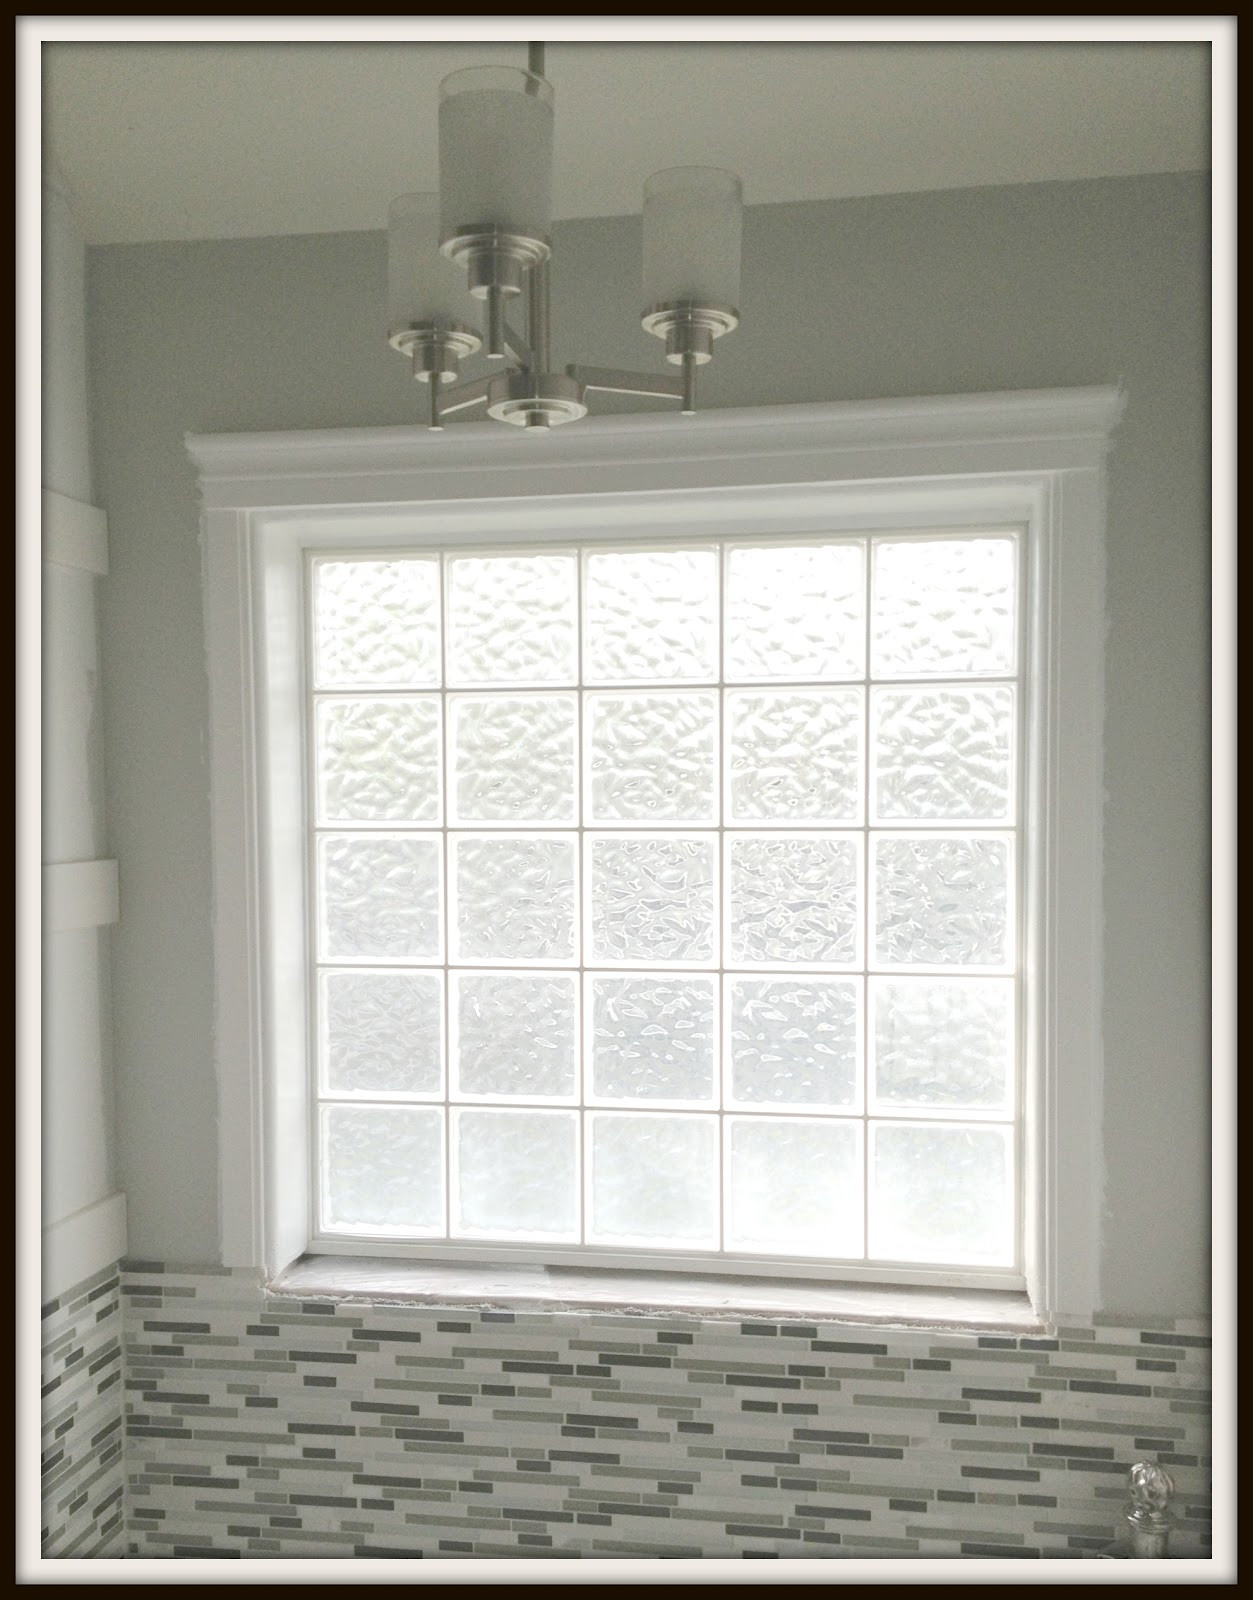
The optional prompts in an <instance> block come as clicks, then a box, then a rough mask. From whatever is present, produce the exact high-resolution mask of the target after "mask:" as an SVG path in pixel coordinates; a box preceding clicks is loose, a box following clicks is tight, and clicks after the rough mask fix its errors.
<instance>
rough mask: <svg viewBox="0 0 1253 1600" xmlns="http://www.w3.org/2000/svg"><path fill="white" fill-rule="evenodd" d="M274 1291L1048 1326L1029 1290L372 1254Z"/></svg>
mask: <svg viewBox="0 0 1253 1600" xmlns="http://www.w3.org/2000/svg"><path fill="white" fill-rule="evenodd" d="M266 1292H267V1293H268V1294H269V1295H271V1296H275V1297H279V1298H285V1299H293V1300H331V1301H348V1302H353V1301H357V1302H365V1303H372V1304H378V1303H382V1304H404V1305H415V1306H455V1307H463V1308H464V1307H472V1308H474V1309H476V1310H482V1311H542V1312H553V1311H559V1312H560V1311H591V1312H604V1313H606V1314H609V1315H613V1314H614V1313H618V1314H621V1315H632V1316H666V1315H671V1316H687V1317H697V1318H700V1319H702V1320H718V1319H722V1320H726V1321H742V1320H744V1319H746V1318H747V1319H750V1320H751V1319H753V1318H764V1319H767V1320H775V1319H779V1318H787V1319H788V1320H796V1319H802V1320H805V1321H809V1322H814V1321H817V1322H849V1323H859V1324H863V1325H866V1324H869V1325H873V1326H876V1327H884V1326H887V1327H904V1328H965V1329H971V1330H974V1331H980V1332H985V1331H986V1332H993V1333H997V1332H1001V1333H1009V1334H1019V1333H1026V1334H1030V1333H1038V1332H1040V1331H1041V1330H1042V1329H1043V1328H1044V1326H1045V1324H1044V1323H1043V1322H1042V1320H1041V1318H1040V1316H1039V1314H1038V1313H1037V1312H1036V1311H1035V1310H1034V1309H1033V1307H1032V1305H1031V1302H1030V1300H1029V1299H1028V1298H1027V1296H1026V1295H1025V1294H1020V1293H1016V1292H1014V1291H1009V1290H974V1289H936V1288H902V1287H891V1288H888V1287H881V1286H876V1285H867V1284H855V1283H847V1284H832V1283H813V1282H809V1281H799V1280H796V1281H793V1280H789V1279H770V1280H767V1279H757V1278H707V1279H700V1280H696V1279H692V1278H690V1277H687V1276H683V1275H680V1274H678V1273H664V1272H651V1273H643V1272H621V1271H616V1270H607V1269H599V1270H596V1269H588V1268H580V1269H572V1268H561V1267H495V1268H491V1267H483V1266H481V1265H480V1266H472V1267H470V1266H449V1265H445V1264H443V1263H432V1262H429V1261H421V1262H420V1261H397V1260H389V1259H380V1258H377V1257H366V1256H340V1255H333V1256H327V1255H323V1256H316V1255H306V1256H301V1257H299V1258H298V1259H297V1260H296V1261H294V1262H292V1264H291V1265H290V1266H289V1267H287V1268H285V1269H284V1270H283V1271H282V1272H280V1273H279V1274H278V1276H277V1277H276V1278H275V1279H273V1280H272V1281H271V1282H270V1283H269V1284H268V1285H267V1289H266Z"/></svg>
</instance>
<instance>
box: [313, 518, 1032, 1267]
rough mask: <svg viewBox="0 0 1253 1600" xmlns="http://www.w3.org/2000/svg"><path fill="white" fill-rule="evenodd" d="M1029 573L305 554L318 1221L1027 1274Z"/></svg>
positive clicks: (816, 559) (728, 561) (840, 544)
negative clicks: (1023, 1060)
mask: <svg viewBox="0 0 1253 1600" xmlns="http://www.w3.org/2000/svg"><path fill="white" fill-rule="evenodd" d="M1021 568H1022V562H1021V559H1020V550H1019V534H1018V533H1017V532H1016V531H1014V530H989V529H977V530H971V531H969V532H961V533H956V532H944V533H928V534H908V535H906V534H901V533H883V534H866V535H862V536H857V537H851V536H845V535H840V536H839V537H835V536H831V537H820V536H812V537H805V538H793V537H778V538H775V537H767V536H763V537H761V538H759V539H755V540H754V539H744V538H736V539H727V540H716V539H701V540H692V541H690V542H683V543H680V542H674V543H670V544H666V545H647V544H642V543H624V544H623V545H621V546H613V545H610V544H607V543H602V542H599V541H597V542H591V541H589V542H588V543H587V544H586V545H583V546H580V545H578V544H566V545H562V546H559V547H555V548H544V549H538V548H536V549H523V548H521V547H511V548H509V549H503V550H502V549H497V550H490V549H489V550H474V551H469V550H461V549H449V550H443V551H434V550H413V551H405V552H400V553H392V554H386V555H379V556H371V557H358V556H355V555H353V556H349V555H316V556H313V557H312V558H311V560H310V567H309V589H310V611H311V632H310V641H311V642H310V661H309V673H308V681H309V685H310V693H309V724H308V726H309V748H310V753H311V764H310V778H309V796H310V808H311V817H312V839H311V854H310V860H311V871H312V878H313V902H314V904H313V926H314V930H315V960H316V966H317V981H316V983H315V985H314V986H313V993H314V995H315V997H316V998H315V1005H316V1030H315V1036H316V1054H317V1060H316V1074H317V1093H316V1111H315V1128H314V1130H313V1139H314V1146H315V1162H314V1166H315V1171H316V1212H317V1234H318V1237H320V1238H321V1239H322V1240H324V1241H335V1240H339V1241H344V1240H362V1241H371V1240H372V1241H376V1242H380V1243H389V1244H393V1245H399V1246H403V1245H406V1244H407V1245H409V1246H411V1247H412V1248H413V1249H414V1250H415V1251H421V1252H429V1251H431V1250H437V1251H438V1249H439V1248H440V1247H441V1246H442V1247H443V1248H446V1249H447V1250H448V1251H449V1252H450V1253H452V1254H455V1253H456V1251H457V1248H458V1245H461V1246H462V1247H463V1248H466V1247H470V1246H476V1247H477V1246H482V1245H484V1244H485V1243H486V1244H489V1245H496V1246H499V1249H500V1252H501V1254H502V1257H504V1256H508V1255H510V1254H513V1255H515V1256H518V1257H520V1258H522V1259H545V1258H549V1259H551V1258H552V1257H553V1256H554V1255H557V1256H559V1258H560V1259H562V1260H568V1259H570V1258H571V1257H572V1256H573V1257H578V1256H579V1255H580V1254H583V1253H586V1254H587V1255H588V1256H589V1258H591V1259H598V1260H607V1259H608V1260H612V1259H622V1260H636V1261H638V1260H640V1259H641V1258H656V1259H657V1260H658V1261H661V1262H662V1263H664V1261H665V1259H666V1258H667V1257H670V1258H674V1257H676V1256H678V1257H681V1258H682V1259H683V1261H684V1262H685V1264H691V1263H693V1262H695V1263H696V1264H697V1265H699V1264H700V1263H701V1262H707V1263H708V1265H709V1266H710V1268H711V1269H716V1268H719V1267H720V1268H722V1269H723V1270H752V1267H753V1264H754V1263H756V1264H757V1265H759V1266H760V1265H762V1264H765V1263H771V1264H774V1265H776V1266H777V1265H778V1264H779V1263H783V1264H785V1265H786V1264H789V1263H795V1264H796V1265H797V1268H798V1270H801V1271H804V1270H809V1271H814V1272H831V1273H834V1274H837V1275H838V1273H839V1272H841V1271H846V1272H847V1271H853V1272H856V1273H860V1274H862V1275H870V1276H873V1274H874V1272H875V1271H876V1270H883V1271H885V1272H887V1273H888V1275H896V1276H905V1277H908V1275H909V1272H910V1271H911V1270H913V1271H916V1272H917V1273H918V1274H919V1275H921V1276H925V1275H926V1274H927V1273H928V1272H935V1271H937V1270H940V1271H951V1272H959V1273H960V1272H968V1273H971V1274H973V1275H975V1276H977V1275H978V1274H979V1273H980V1272H981V1271H983V1272H987V1273H995V1272H998V1271H999V1272H1013V1271H1015V1270H1017V1268H1018V1265H1019V1261H1018V1248H1019V1247H1018V1235H1019V1217H1020V1212H1021V1197H1020V1184H1019V1173H1020V1160H1021V1158H1020V1142H1021V1141H1020V1138H1019V1111H1020V1105H1021V1092H1020V1087H1019V1076H1020V1073H1019V1047H1018V1037H1019V1024H1018V1018H1019V1012H1020V996H1019V989H1018V985H1019V978H1020V955H1019V944H1020V936H1019V918H1020V906H1019V898H1020V897H1019V892H1018V885H1019V858H1020V849H1019V822H1020V788H1021V785H1020V783H1019V769H1020V765H1021V748H1020V746H1021V715H1020V706H1021V699H1022V684H1021V681H1020V674H1021V669H1022V662H1023V658H1024V655H1025V650H1024V647H1023V640H1022V638H1021V626H1020V620H1019V619H1020V612H1021V610H1022V606H1021V583H1022V579H1021ZM889 1269H890V1271H889Z"/></svg>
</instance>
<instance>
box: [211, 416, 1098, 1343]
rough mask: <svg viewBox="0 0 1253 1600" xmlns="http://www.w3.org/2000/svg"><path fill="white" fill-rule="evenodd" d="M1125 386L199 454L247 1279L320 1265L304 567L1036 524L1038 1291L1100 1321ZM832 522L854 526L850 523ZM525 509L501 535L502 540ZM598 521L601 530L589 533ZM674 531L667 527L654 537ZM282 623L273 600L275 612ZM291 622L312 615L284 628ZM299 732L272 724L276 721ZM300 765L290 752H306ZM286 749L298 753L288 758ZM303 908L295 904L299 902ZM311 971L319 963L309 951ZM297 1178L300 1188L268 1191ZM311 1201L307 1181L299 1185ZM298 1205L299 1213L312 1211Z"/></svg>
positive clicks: (221, 1165)
mask: <svg viewBox="0 0 1253 1600" xmlns="http://www.w3.org/2000/svg"><path fill="white" fill-rule="evenodd" d="M1122 407H1123V396H1122V394H1121V392H1120V391H1118V390H1115V389H1107V388H1101V389H1082V390H1057V391H1040V392H1032V393H1020V394H998V395H976V396H962V397H955V398H943V399H922V400H901V401H879V402H874V403H869V404H839V405H803V406H783V407H774V408H769V409H764V408H763V409H748V410H728V411H718V412H709V413H705V414H703V415H700V416H697V417H695V418H690V419H684V420H679V419H676V418H672V417H669V416H667V417H665V418H657V417H654V416H633V417H626V418H602V419H595V420H590V421H586V422H583V423H580V424H579V425H578V427H575V428H571V429H569V430H565V429H563V430H561V431H560V432H558V433H555V434H551V435H547V436H545V437H544V438H541V439H535V438H531V437H529V436H527V435H525V434H522V433H520V432H514V431H513V430H509V429H497V428H496V427H495V426H494V425H492V424H489V423H484V424H467V425H462V426H459V427H457V428H455V429H450V430H449V431H448V432H446V433H442V434H429V433H426V432H422V431H419V430H415V429H413V428H386V429H369V430H343V431H328V432H320V433H288V434H255V435H216V436H189V437H188V440H187V447H188V450H189V452H190V454H191V456H192V458H193V460H194V462H195V464H196V466H197V468H198V471H199V479H200V490H201V496H202V506H203V514H202V567H203V586H204V609H205V636H206V652H207V667H208V678H209V710H210V728H209V753H210V808H211V825H212V846H213V895H214V907H213V920H214V958H215V978H216V983H215V1062H216V1071H217V1080H218V1102H219V1117H218V1177H219V1223H220V1233H221V1249H222V1260H223V1263H224V1264H225V1265H227V1266H236V1267H255V1268H260V1269H261V1270H262V1271H263V1272H264V1273H265V1274H266V1275H267V1276H268V1277H270V1278H273V1277H275V1276H276V1275H277V1274H278V1273H279V1272H280V1271H282V1269H283V1268H285V1267H286V1266H288V1264H289V1263H290V1262H291V1261H292V1260H293V1259H294V1258H295V1257H296V1256H298V1255H299V1254H300V1253H301V1252H302V1251H303V1250H304V1249H305V1247H306V1245H307V1243H308V1240H309V1232H310V1230H309V1219H308V1215H307V1204H306V1202H305V1199H304V1191H305V1190H306V1189H307V1184H303V1185H302V1184H299V1183H297V1182H296V1178H297V1177H298V1176H299V1174H300V1173H301V1171H303V1170H304V1167H305V1163H307V1159H308V1157H307V1121H306V1097H307V1092H308V1089H307V1079H308V1074H307V1069H306V1058H307V1053H306V1049H305V1046H304V1040H303V1036H302V1033H301V1031H300V1030H302V1029H303V1027H304V1024H303V1021H302V1022H301V1023H300V1024H299V1027H298V1028H296V1029H295V1030H294V1031H293V1029H291V1028H290V1027H289V1028H287V1029H286V1031H284V1026H283V1025H281V1024H280V1019H281V1018H282V1017H284V1016H287V1017H291V1016H292V1015H295V1014H299V1016H300V1017H301V1018H303V1017H304V1016H305V1014H306V1011H305V1003H304V986H305V967H304V955H303V951H304V942H303V932H302V931H301V930H297V933H298V936H297V937H296V938H295V939H294V940H293V939H292V938H291V937H286V936H285V935H289V934H290V933H291V931H292V930H291V928H290V926H289V927H287V928H284V927H283V919H284V917H285V916H286V915H288V913H287V912H286V911H285V909H284V908H285V907H287V906H289V905H290V904H291V903H292V902H293V901H295V902H298V903H299V905H300V906H301V908H302V909H301V913H300V915H301V916H303V904H304V894H303V887H302V883H301V879H300V876H299V875H300V872H301V870H302V868H301V866H300V862H301V860H302V859H303V854H302V853H303V849H304V844H303V801H302V792H301V787H300V784H301V780H300V776H299V775H300V774H301V772H302V761H301V753H300V750H299V747H298V746H299V739H300V737H301V735H300V732H299V730H298V729H296V728H293V727H291V726H290V725H289V724H290V719H289V718H287V717H285V716H284V715H283V714H281V708H282V707H284V706H286V705H288V704H290V700H291V695H292V692H293V685H294V684H295V683H296V682H297V680H298V679H299V677H300V674H301V671H302V666H301V661H300V649H299V630H298V628H296V627H294V626H293V627H291V628H289V627H288V626H287V623H288V620H289V614H290V587H291V586H290V579H289V576H285V574H289V573H290V569H291V563H292V561H293V560H299V559H301V552H302V550H303V548H305V547H306V546H308V545H316V544H318V543H323V544H329V543H332V542H334V541H336V540H340V539H342V538H343V537H344V535H345V533H346V532H347V531H348V530H349V529H350V528H351V529H352V530H353V532H354V534H355V535H356V537H358V538H359V537H360V536H361V535H360V530H361V528H362V526H363V524H368V526H369V536H370V540H371V543H372V544H374V545H378V544H382V545H387V544H388V543H392V542H401V541H402V540H405V541H411V540H412V538H413V534H414V530H415V527H420V528H421V530H422V532H421V537H422V539H423V540H426V539H428V538H429V539H431V540H432V541H433V542H434V541H436V540H442V541H444V542H449V541H454V542H455V541H457V540H459V539H462V538H466V539H478V540H482V539H483V538H484V535H485V533H486V535H487V537H488V538H491V539H495V540H501V539H502V537H503V538H506V539H507V538H519V539H531V540H534V539H536V538H537V537H539V536H541V535H542V534H544V533H548V534H549V536H551V535H552V533H553V531H554V523H555V522H556V523H561V522H564V523H566V524H567V526H569V527H570V528H572V529H573V528H574V527H575V526H576V525H577V526H579V527H580V528H581V529H584V530H585V529H586V528H587V526H588V521H587V518H588V516H589V514H590V513H591V511H592V509H593V506H594V510H595V526H596V527H597V528H598V529H601V530H604V531H605V532H606V534H607V535H609V534H612V532H613V529H614V528H615V527H620V526H627V525H629V524H631V523H634V524H635V525H637V526H638V522H639V518H640V513H641V509H642V507H641V497H642V496H643V497H647V498H646V499H645V500H644V501H643V505H644V507H646V508H647V509H648V510H649V511H650V513H651V511H652V510H653V509H654V508H655V511H656V518H655V526H656V530H657V532H658V533H659V534H666V533H675V532H685V531H689V530H691V529H692V528H693V527H699V526H702V525H703V526H706V527H708V526H709V524H710V519H711V518H712V517H713V516H714V515H715V514H716V516H717V519H718V520H717V526H718V528H719V529H720V531H722V532H725V533H731V532H734V531H736V530H737V529H739V528H742V529H744V530H745V531H747V532H752V531H754V529H756V528H759V527H760V526H761V525H762V520H763V519H774V520H776V521H777V519H778V517H779V516H780V515H781V514H785V517H786V526H787V527H788V529H789V530H797V531H799V530H801V529H806V528H807V529H810V530H812V531H827V530H830V529H832V528H833V527H842V528H849V529H853V528H855V529H857V530H858V531H866V530H868V529H874V528H877V527H884V528H887V527H900V526H903V525H906V524H912V525H913V526H915V527H943V526H959V525H962V524H965V525H969V523H970V522H971V520H972V518H976V517H977V518H981V519H982V520H985V521H992V520H1001V521H1006V522H1009V521H1012V522H1015V523H1019V524H1025V525H1026V526H1027V528H1028V540H1027V548H1028V565H1029V570H1028V573H1027V579H1028V587H1029V589H1030V591H1031V592H1032V594H1033V595H1034V602H1035V615H1036V618H1037V625H1036V627H1035V628H1034V629H1033V630H1032V638H1033V641H1034V642H1033V647H1032V648H1033V651H1034V658H1033V659H1032V661H1031V662H1030V664H1029V677H1030V679H1031V680H1032V681H1033V682H1034V685H1035V688H1034V692H1033V694H1032V697H1031V698H1032V701H1033V704H1034V712H1033V715H1032V716H1031V717H1030V718H1029V725H1028V727H1027V730H1026V733H1027V737H1028V740H1029V741H1030V746H1031V749H1032V751H1033V753H1034V754H1033V759H1034V760H1035V761H1036V763H1037V766H1036V774H1037V778H1036V782H1035V783H1034V784H1033V785H1032V790H1033V794H1034V796H1036V797H1038V798H1037V800H1036V801H1035V802H1034V804H1035V805H1036V806H1038V810H1035V809H1030V810H1029V811H1028V814H1027V818H1026V846H1027V851H1028V865H1027V873H1028V881H1029V889H1030V898H1031V901H1032V903H1033V905H1034V908H1035V915H1034V918H1033V920H1032V922H1031V923H1030V925H1029V926H1028V927H1027V929H1026V942H1025V949H1024V959H1025V961H1026V963H1027V968H1028V972H1029V974H1030V975H1031V976H1030V980H1029V982H1028V984H1027V992H1028V996H1029V998H1030V997H1038V1003H1037V1002H1036V1001H1032V1014H1030V1015H1029V1016H1028V1017H1027V1019H1026V1029H1027V1032H1026V1039H1027V1052H1026V1054H1027V1063H1028V1073H1027V1085H1026V1097H1027V1099H1026V1109H1027V1118H1028V1126H1029V1127H1032V1128H1033V1129H1034V1130H1036V1133H1035V1137H1034V1138H1032V1139H1031V1140H1029V1141H1028V1149H1027V1150H1026V1152H1025V1163H1024V1193H1025V1196H1026V1207H1027V1209H1026V1216H1025V1236H1026V1241H1027V1251H1026V1265H1027V1285H1028V1292H1029V1294H1030V1297H1031V1301H1032V1304H1033V1306H1034V1308H1035V1310H1036V1313H1037V1314H1038V1315H1040V1316H1043V1317H1046V1318H1049V1319H1056V1318H1058V1317H1059V1316H1063V1315H1075V1316H1089V1315H1091V1313H1092V1312H1093V1311H1094V1310H1096V1309H1097V1307H1098V1305H1099V1292H1098V1291H1099V1230H1100V1215H1101V1186H1102V1168H1101V1157H1100V1129H1101V1099H1102V1096H1101V1073H1102V1066H1101V1063H1102V1043H1101V987H1102V972H1101V955H1102V953H1101V934H1102V906H1101V867H1102V847H1101V829H1102V815H1101V813H1102V803H1103V743H1102V740H1103V730H1102V723H1103V713H1104V693H1103V687H1104V684H1103V663H1104V627H1105V621H1104V570H1105V558H1104V461H1105V456H1106V452H1107V450H1108V447H1109V440H1110V436H1111V433H1112V431H1113V428H1114V427H1115V425H1116V423H1117V421H1118V418H1119V416H1120V415H1121V411H1122ZM833 507H835V508H836V509H837V516H838V520H837V521H835V522H833V520H832V517H833ZM506 508H507V514H508V517H509V530H508V532H507V533H505V534H503V535H502V532H501V517H502V512H504V511H505V510H506ZM580 513H581V515H582V519H583V520H582V521H581V522H576V519H578V518H579V516H580ZM653 526H654V519H653V518H652V516H651V515H650V529H651V528H652V527H653ZM263 595H264V596H265V603H264V604H263V603H262V596H263ZM290 620H291V621H292V622H294V621H295V619H294V617H290ZM274 707H277V708H279V709H280V714H279V715H271V709H272V708H274ZM293 741H294V742H293ZM285 742H286V743H285ZM293 887H295V888H296V889H297V891H298V892H297V893H295V894H294V895H293V894H292V892H291V891H292V888H293ZM293 946H298V947H299V948H293ZM280 1168H281V1169H282V1171H283V1172H284V1174H285V1175H286V1177H285V1182H284V1184H283V1185H282V1186H280V1185H279V1184H278V1183H277V1182H274V1181H272V1179H273V1174H274V1173H275V1172H276V1171H277V1170H279V1169H280ZM305 1175H306V1176H307V1172H306V1174H305ZM297 1189H300V1190H301V1198H300V1200H299V1202H298V1203H294V1202H293V1198H292V1197H293V1195H294V1193H295V1191H296V1190H297Z"/></svg>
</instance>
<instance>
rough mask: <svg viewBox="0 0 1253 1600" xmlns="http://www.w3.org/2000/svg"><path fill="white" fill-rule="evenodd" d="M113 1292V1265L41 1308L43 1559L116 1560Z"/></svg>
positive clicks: (118, 1341) (118, 1507) (117, 1318)
mask: <svg viewBox="0 0 1253 1600" xmlns="http://www.w3.org/2000/svg"><path fill="white" fill-rule="evenodd" d="M119 1286H120V1276H119V1271H118V1267H117V1264H116V1263H115V1264H114V1265H113V1266H111V1267H107V1268H106V1269H105V1270H104V1271H102V1272H98V1273H95V1274H94V1275H93V1276H92V1277H90V1278H88V1279H87V1280H86V1281H85V1282H83V1283H80V1284H78V1285H77V1286H76V1287H75V1288H73V1289H71V1290H69V1291H68V1292H67V1293H65V1294H63V1295H60V1296H59V1297H58V1298H57V1299H55V1300H51V1301H49V1302H48V1304H47V1305H45V1306H44V1307H43V1308H42V1324H41V1339H40V1345H41V1349H40V1357H41V1359H40V1367H41V1372H40V1382H41V1386H42V1394H43V1406H42V1412H43V1418H42V1420H43V1439H42V1452H41V1460H40V1466H41V1470H42V1476H43V1519H42V1528H41V1538H40V1544H41V1547H42V1551H43V1554H44V1555H45V1556H120V1555H122V1554H123V1550H124V1543H123V1525H122V1524H123V1515H122V1506H123V1497H124V1479H123V1468H122V1442H123V1441H122V1433H123V1392H122V1360H123V1355H122V1315H121V1301H120V1297H119Z"/></svg>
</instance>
